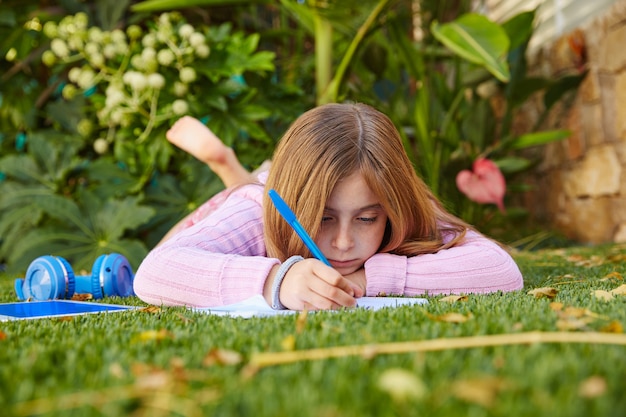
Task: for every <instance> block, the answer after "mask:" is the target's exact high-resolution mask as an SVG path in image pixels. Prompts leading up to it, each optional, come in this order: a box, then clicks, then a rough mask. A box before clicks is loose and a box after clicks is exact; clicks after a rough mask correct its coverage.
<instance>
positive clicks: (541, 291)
mask: <svg viewBox="0 0 626 417" xmlns="http://www.w3.org/2000/svg"><path fill="white" fill-rule="evenodd" d="M558 292H559V290H557V289H556V288H552V287H541V288H535V289H534V290H530V291H528V293H527V294H529V295H533V296H534V297H535V298H550V299H552V298H554V297H556V294H557V293H558Z"/></svg>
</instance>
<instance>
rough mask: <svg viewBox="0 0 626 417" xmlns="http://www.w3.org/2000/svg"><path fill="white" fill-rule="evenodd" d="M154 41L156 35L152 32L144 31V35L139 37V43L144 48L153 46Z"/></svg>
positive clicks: (154, 44)
mask: <svg viewBox="0 0 626 417" xmlns="http://www.w3.org/2000/svg"><path fill="white" fill-rule="evenodd" d="M156 43H157V42H156V36H155V34H154V33H146V35H145V36H144V37H143V38H142V39H141V44H142V45H143V46H144V47H146V48H154V47H155V46H156Z"/></svg>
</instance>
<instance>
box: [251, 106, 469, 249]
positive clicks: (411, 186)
mask: <svg viewBox="0 0 626 417" xmlns="http://www.w3.org/2000/svg"><path fill="white" fill-rule="evenodd" d="M354 172H359V173H360V174H361V175H362V176H363V178H364V179H365V181H366V183H367V185H368V187H369V188H370V189H371V190H372V191H373V192H374V194H375V195H376V196H377V197H378V198H379V199H380V204H381V205H382V207H383V209H384V210H385V213H386V214H387V217H388V223H387V229H386V232H385V236H384V238H383V242H382V244H381V247H380V248H379V252H387V253H393V254H398V255H405V256H415V255H420V254H426V253H435V252H437V251H439V250H441V249H445V248H449V247H452V246H455V245H457V244H458V243H460V242H461V241H462V239H463V238H464V236H465V233H466V230H467V229H468V228H469V225H467V224H466V223H464V222H463V221H461V220H460V219H458V218H456V217H455V216H453V215H451V214H450V213H448V212H446V210H445V209H444V208H443V206H442V205H441V203H440V202H439V201H438V200H437V199H436V198H435V196H434V195H433V194H432V192H431V191H430V190H429V188H428V187H427V186H426V184H425V183H424V182H423V181H422V180H421V179H420V178H419V177H418V176H417V174H416V173H415V169H414V168H413V166H412V164H411V162H410V160H409V158H408V156H407V155H406V152H405V150H404V147H403V145H402V139H401V138H400V135H399V133H398V131H397V129H396V127H395V126H394V124H393V122H392V121H391V120H390V119H389V118H388V117H387V116H386V115H384V114H383V113H381V112H380V111H378V110H376V109H374V108H372V107H370V106H368V105H365V104H337V103H332V104H326V105H323V106H320V107H316V108H314V109H312V110H309V111H307V112H306V113H304V114H303V115H301V116H300V117H299V118H298V119H297V120H296V121H295V122H294V123H293V124H292V125H291V126H290V127H289V129H288V130H287V132H286V133H285V134H284V136H283V137H282V139H281V140H280V142H279V143H278V146H277V148H276V150H275V153H274V156H273V161H272V167H271V168H270V172H269V176H268V179H267V183H266V186H265V193H264V201H263V207H264V209H263V218H264V225H265V226H264V227H265V229H264V230H265V231H264V233H265V241H266V247H267V254H268V256H270V257H276V258H279V259H281V260H285V259H286V258H288V257H289V256H292V255H302V256H305V257H309V256H311V254H310V252H309V251H308V250H307V248H306V246H305V245H304V243H303V242H302V241H301V240H300V239H299V238H298V236H297V235H296V234H295V233H294V232H293V230H292V229H291V227H290V226H289V225H288V224H287V222H285V221H284V220H283V218H282V217H280V215H279V213H278V212H277V210H276V209H275V208H274V206H273V204H272V203H271V201H270V199H269V197H268V196H267V191H268V190H270V189H275V190H276V191H277V192H278V193H279V194H280V195H281V196H282V197H283V198H284V200H285V201H286V202H287V204H288V205H289V206H290V207H291V208H292V210H293V211H294V212H295V214H296V216H297V217H298V219H299V221H300V223H301V224H302V226H303V227H304V228H305V229H306V230H308V231H309V233H310V234H311V236H312V237H314V238H315V236H316V235H317V233H318V232H319V229H320V225H321V220H322V216H323V212H324V206H325V203H326V201H327V200H328V198H329V197H330V194H331V192H332V191H333V189H334V187H335V184H337V182H338V181H339V180H340V179H342V178H346V177H348V176H349V175H351V174H352V173H354ZM445 233H452V234H453V235H452V238H451V239H450V240H449V241H448V242H447V243H444V239H443V234H445Z"/></svg>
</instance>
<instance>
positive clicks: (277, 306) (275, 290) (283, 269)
mask: <svg viewBox="0 0 626 417" xmlns="http://www.w3.org/2000/svg"><path fill="white" fill-rule="evenodd" d="M303 259H304V258H303V257H302V256H299V255H295V256H292V257H291V258H288V259H287V260H286V261H285V262H283V263H282V265H281V266H280V268H278V271H277V272H276V275H275V276H274V283H273V284H272V308H273V309H274V310H287V307H285V306H284V305H283V303H281V302H280V284H282V283H283V279H284V278H285V275H287V271H288V270H289V268H291V267H292V266H293V264H295V263H296V262H300V261H301V260H303Z"/></svg>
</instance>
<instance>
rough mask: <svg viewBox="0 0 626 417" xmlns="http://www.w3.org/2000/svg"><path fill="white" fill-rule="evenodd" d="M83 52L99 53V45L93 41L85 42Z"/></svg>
mask: <svg viewBox="0 0 626 417" xmlns="http://www.w3.org/2000/svg"><path fill="white" fill-rule="evenodd" d="M85 53H86V54H87V55H93V54H99V53H100V45H98V44H97V43H95V42H87V43H86V44H85Z"/></svg>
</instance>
